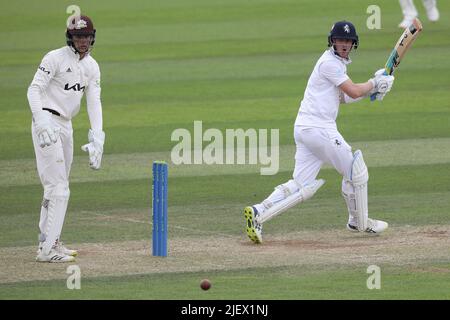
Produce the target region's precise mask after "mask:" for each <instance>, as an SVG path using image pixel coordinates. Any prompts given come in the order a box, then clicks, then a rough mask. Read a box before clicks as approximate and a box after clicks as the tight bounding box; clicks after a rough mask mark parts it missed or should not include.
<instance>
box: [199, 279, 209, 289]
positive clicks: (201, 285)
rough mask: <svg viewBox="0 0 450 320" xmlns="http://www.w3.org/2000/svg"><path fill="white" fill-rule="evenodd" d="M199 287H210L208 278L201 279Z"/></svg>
mask: <svg viewBox="0 0 450 320" xmlns="http://www.w3.org/2000/svg"><path fill="white" fill-rule="evenodd" d="M200 288H202V289H203V290H208V289H209V288H211V282H210V281H209V280H208V279H203V280H202V282H200Z"/></svg>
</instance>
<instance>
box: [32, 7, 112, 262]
mask: <svg viewBox="0 0 450 320" xmlns="http://www.w3.org/2000/svg"><path fill="white" fill-rule="evenodd" d="M66 42H67V46H64V47H62V48H60V49H56V50H53V51H50V52H49V53H47V54H46V55H45V56H44V58H43V59H42V62H41V64H40V65H39V68H38V69H37V71H36V74H35V75H34V78H33V81H32V82H31V84H30V86H29V88H28V92H27V97H28V102H29V105H30V109H31V113H32V124H31V134H32V138H33V146H34V151H35V154H36V164H37V171H38V174H39V178H40V180H41V183H42V186H43V188H44V196H43V201H42V206H41V214H40V220H39V230H40V233H39V248H38V252H37V257H36V261H39V262H72V261H74V260H75V258H74V257H75V256H76V255H77V251H76V250H70V249H68V248H66V247H65V246H64V245H63V243H62V242H61V231H62V227H63V224H64V218H65V215H66V210H67V204H68V201H69V196H70V190H69V173H70V167H71V165H72V159H73V129H72V122H71V119H72V118H73V117H74V116H76V115H77V113H78V112H79V110H80V103H81V98H82V97H83V94H84V93H86V100H87V111H88V115H89V121H90V126H91V128H90V130H89V133H88V141H89V143H88V144H86V145H84V146H82V147H81V148H82V150H83V151H86V152H88V153H89V165H90V167H91V168H92V169H95V170H97V169H100V165H101V160H102V154H103V144H104V141H105V133H104V132H103V118H102V104H101V101H100V69H99V66H98V64H97V62H96V61H95V60H94V58H93V57H92V56H91V55H90V52H91V50H92V48H93V45H94V42H95V29H94V25H93V23H92V20H91V19H90V18H89V17H87V16H84V15H81V16H77V17H75V18H74V19H73V20H72V21H71V24H70V25H68V27H67V30H66Z"/></svg>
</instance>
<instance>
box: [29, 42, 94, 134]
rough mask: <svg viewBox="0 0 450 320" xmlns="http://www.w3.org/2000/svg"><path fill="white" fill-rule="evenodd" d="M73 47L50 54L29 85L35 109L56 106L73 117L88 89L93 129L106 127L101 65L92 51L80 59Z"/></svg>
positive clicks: (32, 107)
mask: <svg viewBox="0 0 450 320" xmlns="http://www.w3.org/2000/svg"><path fill="white" fill-rule="evenodd" d="M79 58H80V56H79V54H78V53H75V52H74V51H73V49H72V48H70V47H69V46H65V47H62V48H60V49H56V50H53V51H50V52H49V53H47V54H46V55H45V56H44V58H43V59H42V62H41V64H40V65H39V68H38V70H37V71H36V74H35V75H34V78H33V81H32V82H31V84H30V86H29V88H28V93H27V96H28V102H29V104H30V108H31V112H33V113H34V112H36V111H38V110H41V109H42V108H49V109H53V110H55V111H57V112H59V113H60V114H61V117H63V118H65V119H67V120H70V119H72V117H74V116H75V115H76V114H77V113H78V112H79V111H80V103H81V98H82V97H83V94H84V93H85V92H86V102H87V109H88V114H89V120H90V123H91V128H92V129H93V130H102V126H103V123H102V105H101V100H100V91H101V89H100V68H99V66H98V64H97V62H96V61H95V60H94V58H92V57H91V56H90V55H89V54H87V55H86V56H85V57H84V58H83V59H81V60H80V59H79Z"/></svg>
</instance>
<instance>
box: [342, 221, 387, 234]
mask: <svg viewBox="0 0 450 320" xmlns="http://www.w3.org/2000/svg"><path fill="white" fill-rule="evenodd" d="M388 226H389V225H388V223H387V222H384V221H381V220H375V219H370V218H368V219H367V229H366V230H365V231H364V232H366V233H382V232H383V231H384V230H386V229H387V227H388ZM347 230H349V231H351V232H359V230H358V227H357V226H354V225H351V224H350V223H348V224H347Z"/></svg>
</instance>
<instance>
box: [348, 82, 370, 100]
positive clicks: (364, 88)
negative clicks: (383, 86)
mask: <svg viewBox="0 0 450 320" xmlns="http://www.w3.org/2000/svg"><path fill="white" fill-rule="evenodd" d="M355 86H357V89H356V95H353V96H350V98H352V99H358V98H365V97H367V96H368V95H369V94H370V92H371V91H372V89H373V88H374V85H373V83H372V81H370V80H369V81H367V82H364V83H356V84H355Z"/></svg>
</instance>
